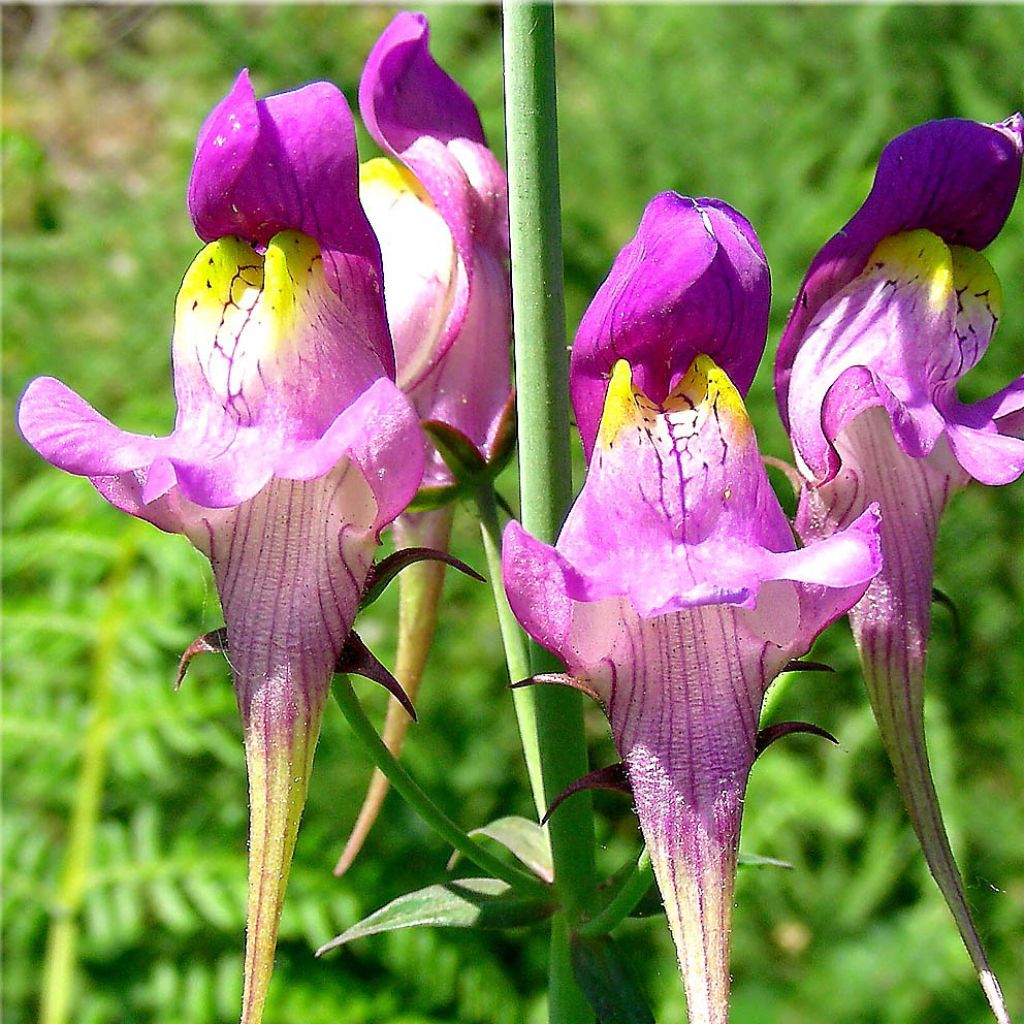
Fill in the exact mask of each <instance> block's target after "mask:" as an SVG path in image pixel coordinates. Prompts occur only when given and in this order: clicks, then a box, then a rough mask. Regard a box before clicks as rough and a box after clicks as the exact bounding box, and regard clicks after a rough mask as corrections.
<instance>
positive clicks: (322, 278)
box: [19, 72, 423, 1022]
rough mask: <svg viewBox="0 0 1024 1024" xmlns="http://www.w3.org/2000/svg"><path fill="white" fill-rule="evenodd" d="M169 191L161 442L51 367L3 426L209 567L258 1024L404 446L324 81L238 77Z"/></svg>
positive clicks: (375, 292) (410, 480)
mask: <svg viewBox="0 0 1024 1024" xmlns="http://www.w3.org/2000/svg"><path fill="white" fill-rule="evenodd" d="M189 203H190V208H191V212H192V215H193V219H194V221H195V225H196V229H197V231H198V233H199V234H200V235H201V236H202V237H203V238H204V239H207V240H209V244H208V245H207V246H206V247H205V248H204V249H203V250H202V251H201V252H200V253H199V255H198V256H197V257H196V258H195V261H194V262H193V264H192V266H191V267H190V269H189V270H188V272H187V273H186V275H185V278H184V280H183V282H182V285H181V290H180V292H179V294H178V298H177V303H176V306H175V327H174V337H173V343H172V355H173V363H174V387H175V394H176V397H177V404H178V413H177V419H176V423H175V429H174V432H173V433H172V434H170V436H168V437H160V438H157V437H143V436H139V435H136V434H130V433H126V432H125V431H122V430H120V429H118V428H117V427H115V426H114V425H113V424H111V423H110V422H108V421H107V420H105V419H104V418H103V417H102V416H100V415H99V413H97V412H96V411H95V410H93V409H92V408H91V407H90V406H89V405H88V404H87V403H86V402H85V401H84V400H83V399H82V398H80V397H79V396H78V395H76V394H75V393H74V392H73V391H71V390H69V389H68V388H67V387H66V386H65V385H63V384H61V383H60V382H59V381H56V380H53V379H50V378H41V379H38V380H35V381H33V382H32V383H31V384H30V385H29V388H28V390H27V391H26V393H25V395H24V397H23V399H22V401H21V406H20V410H19V424H20V427H21V430H22V432H23V434H24V435H25V437H26V439H27V440H28V441H29V442H30V443H31V444H32V445H33V446H34V447H35V448H36V449H37V450H38V451H39V453H40V454H41V455H42V456H43V457H44V458H46V459H48V460H49V461H50V462H52V463H53V464H54V465H56V466H58V467H60V468H61V469H64V470H67V471H68V472H70V473H77V474H81V475H83V476H87V477H89V478H90V479H91V480H92V482H93V484H94V485H95V486H96V488H97V490H98V491H99V492H100V493H101V494H102V495H103V496H104V497H105V498H106V499H107V500H108V501H110V502H111V503H112V504H113V505H115V506H116V507H118V508H120V509H123V510H124V511H125V512H128V513H130V514H131V515H135V516H138V517H140V518H142V519H146V520H148V521H149V522H151V523H154V524H155V525H156V526H158V527H160V528H161V529H163V530H167V531H170V532H175V533H183V534H184V535H185V536H186V537H188V539H189V540H190V541H191V542H192V543H193V544H194V545H195V546H196V547H197V548H198V549H199V550H200V551H202V552H203V553H204V554H205V555H206V556H207V557H208V558H209V559H210V562H211V564H212V566H213V571H214V575H215V578H216V582H217V589H218V592H219V594H220V599H221V605H222V608H223V611H224V618H225V622H226V634H227V647H228V653H229V658H230V663H231V669H232V674H233V677H234V685H235V691H236V695H237V699H238V706H239V709H240V711H241V715H242V723H243V728H244V736H245V750H246V763H247V768H248V773H249V800H250V847H249V849H250V852H249V864H250V866H249V909H248V923H247V939H246V961H245V993H244V996H243V1003H244V1005H243V1012H242V1020H243V1022H257V1021H259V1020H260V1019H261V1017H262V1008H263V1003H264V998H265V995H266V991H267V986H268V983H269V978H270V973H271V970H272V967H273V959H274V949H275V945H276V941H277V926H278V920H279V917H280V913H281V907H282V902H283V899H284V891H285V886H286V884H287V877H288V869H289V866H290V864H291V858H292V853H293V850H294V846H295V840H296V835H297V831H298V824H299V818H300V816H301V813H302V809H303V806H304V804H305V798H306V790H307V785H308V781H309V772H310V766H311V763H312V758H313V751H314V748H315V745H316V741H317V737H318V735H319V730H320V721H321V716H322V712H323V707H324V702H325V699H326V694H327V689H328V685H329V682H330V678H331V675H332V673H333V672H334V670H335V666H336V664H337V663H338V662H339V659H340V660H341V661H342V663H343V664H344V663H346V659H347V660H348V661H349V662H351V661H352V660H353V658H354V657H355V655H357V654H359V653H360V649H359V645H358V641H357V640H355V639H353V638H354V634H351V628H352V622H353V619H354V617H355V614H356V610H357V606H358V604H359V601H360V597H361V595H362V591H363V589H364V586H365V584H366V581H367V576H368V573H369V572H370V568H371V561H372V558H373V553H374V551H375V549H376V547H377V544H378V537H379V534H380V531H381V529H382V528H383V527H384V526H385V525H386V524H388V523H390V522H391V521H392V520H393V519H394V518H395V517H396V516H397V515H398V514H399V513H400V512H401V511H402V510H403V509H404V508H405V507H406V505H407V504H408V502H409V501H410V500H411V498H412V497H413V495H414V494H415V492H416V489H417V487H418V485H419V482H420V478H421V474H422V469H423V457H422V445H421V442H420V431H419V425H418V422H417V419H416V415H415V413H414V411H413V410H412V408H411V406H410V405H409V402H408V400H407V399H406V398H405V396H404V395H403V394H402V393H401V391H399V389H398V388H397V387H396V386H395V384H394V382H393V370H392V365H393V363H392V359H393V355H392V352H391V350H390V342H389V341H388V332H387V325H386V322H385V319H384V306H383V300H382V292H381V286H380V259H379V253H378V251H377V246H376V242H375V240H374V236H373V234H372V232H371V230H370V227H369V225H368V224H367V222H366V219H365V217H364V215H363V213H362V211H361V209H360V207H359V203H358V198H357V161H356V148H355V135H354V130H353V125H352V120H351V115H350V114H349V110H348V106H347V104H346V102H345V100H344V97H343V96H342V95H341V93H339V92H338V91H337V90H336V89H335V88H334V87H333V86H330V85H327V84H326V83H317V84H314V85H310V86H307V87H305V88H303V89H299V90H298V91H296V92H291V93H286V94H282V95H279V96H273V97H270V98H269V99H267V100H263V101H257V100H256V99H255V97H254V95H253V92H252V88H251V86H250V85H249V80H248V77H247V76H246V74H245V73H244V72H243V74H242V75H241V76H240V77H239V79H238V81H237V82H236V83H235V86H234V88H233V89H232V91H231V92H230V93H229V95H228V96H227V98H226V99H225V100H224V101H223V102H222V103H221V104H220V105H219V106H218V107H217V108H216V109H215V110H214V111H213V113H212V114H211V115H210V117H209V119H208V120H207V122H206V125H205V126H204V128H203V130H202V132H201V133H200V136H199V141H198V145H197V151H196V160H195V165H194V169H193V176H192V183H191V186H190V189H189ZM350 634H351V635H350ZM353 645H355V646H353ZM200 646H201V645H200ZM362 653H363V654H364V655H365V653H366V652H362Z"/></svg>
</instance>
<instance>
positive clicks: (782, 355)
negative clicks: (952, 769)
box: [776, 114, 1024, 1021]
mask: <svg viewBox="0 0 1024 1024" xmlns="http://www.w3.org/2000/svg"><path fill="white" fill-rule="evenodd" d="M1022 135H1024V120H1022V118H1021V116H1020V115H1019V114H1017V115H1015V116H1014V117H1012V118H1010V119H1009V120H1008V121H1005V122H1003V123H1002V124H995V125H988V124H979V123H976V122H973V121H962V120H947V121H934V122H930V123H928V124H923V125H920V126H918V127H916V128H913V129H911V130H910V131H908V132H906V133H905V134H903V135H901V136H899V137H898V138H896V139H894V140H893V141H892V142H890V143H889V145H888V146H887V147H886V149H885V151H884V152H883V153H882V157H881V160H880V162H879V166H878V173H877V175H876V177H875V182H874V185H873V187H872V189H871V193H870V195H869V196H868V198H867V199H866V200H865V202H864V204H863V205H862V206H861V208H860V209H859V210H858V211H857V213H856V214H854V216H853V218H852V219H851V220H850V221H849V223H848V224H847V225H846V227H845V228H843V230H842V231H840V232H839V233H838V234H837V235H835V236H834V237H833V238H832V239H831V240H830V241H829V242H828V243H827V244H826V245H825V247H824V248H823V249H822V250H821V252H819V253H818V255H817V256H816V257H815V259H814V261H813V262H812V263H811V267H810V269H809V270H808V272H807V276H806V278H805V279H804V283H803V286H802V288H801V289H800V293H799V295H798V296H797V301H796V305H795V307H794V309H793V313H792V315H791V317H790V320H789V324H788V326H787V328H786V331H785V334H784V335H783V338H782V343H781V345H780V348H779V357H778V364H777V368H776V391H777V394H778V400H779V406H780V408H781V410H782V414H783V419H784V420H785V421H786V423H787V424H788V427H789V430H790V434H791V437H792V441H793V447H794V449H795V452H796V455H797V461H798V464H799V466H800V468H801V471H802V473H803V475H804V477H805V478H806V484H807V486H806V488H805V489H804V491H803V496H802V499H801V504H800V509H799V513H798V521H797V526H798V529H799V531H800V533H801V534H802V536H804V537H805V538H815V537H827V536H829V535H831V534H832V533H834V532H835V531H836V530H841V529H843V528H844V527H845V526H846V525H847V524H848V523H850V522H851V521H852V520H853V519H855V518H856V517H857V516H858V515H860V513H861V512H862V511H863V509H864V508H865V507H866V506H867V504H868V503H869V502H877V503H878V504H879V505H880V506H881V508H882V532H881V537H882V551H883V556H884V562H885V565H884V568H883V570H882V572H881V573H880V574H879V576H878V577H877V578H876V579H875V580H874V581H873V582H872V584H871V586H870V587H869V588H868V591H867V594H866V595H865V597H864V599H863V600H862V601H861V602H860V603H859V604H858V605H857V607H856V608H855V609H854V610H853V611H852V612H851V613H850V621H851V623H852V625H853V632H854V637H855V639H856V641H857V645H858V648H859V650H860V655H861V661H862V663H863V666H864V674H865V678H866V680H867V685H868V693H869V695H870V698H871V704H872V707H873V709H874V712H875V717H876V719H877V721H878V725H879V728H880V731H881V735H882V739H883V741H884V743H885V747H886V749H887V751H888V753H889V757H890V758H891V760H892V763H893V767H894V770H895V774H896V780H897V782H898V784H899V787H900V790H901V791H902V793H903V798H904V801H905V802H906V805H907V808H908V811H909V813H910V818H911V820H912V821H913V824H914V828H915V830H916V832H917V835H918V837H919V839H920V841H921V845H922V848H923V850H924V853H925V856H926V858H927V860H928V865H929V867H930V869H931V871H932V874H933V875H934V877H935V880H936V882H937V883H938V885H939V888H940V889H941V890H942V892H943V895H944V896H945V897H946V901H947V903H948V904H949V906H950V909H951V910H952V912H953V916H954V917H955V919H956V922H957V925H958V926H959V928H960V933H961V935H962V936H963V939H964V943H965V944H966V946H967V949H968V951H969V952H970V955H971V958H972V960H973V961H974V964H975V967H976V968H977V970H978V972H979V975H980V978H981V983H982V986H983V988H984V990H985V993H986V995H987V997H988V999H989V1002H990V1003H991V1005H992V1009H993V1011H994V1012H995V1014H996V1017H997V1019H999V1020H1000V1021H1008V1020H1009V1018H1008V1016H1007V1014H1006V1009H1005V1006H1004V1004H1003V999H1002V996H1001V994H1000V992H999V986H998V984H997V982H996V980H995V978H994V976H993V975H992V972H991V970H990V968H989V965H988V962H987V960H986V957H985V952H984V950H983V948H982V944H981V940H980V938H979V936H978V933H977V930H976V928H975V926H974V923H973V921H972V920H971V915H970V911H969V910H968V907H967V903H966V901H965V898H964V892H963V885H962V883H961V880H960V876H959V873H958V871H957V868H956V864H955V862H954V860H953V855H952V853H951V851H950V847H949V842H948V840H947V838H946V834H945V830H944V828H943V824H942V818H941V815H940V812H939V807H938V800H937V798H936V794H935V787H934V785H933V783H932V778H931V773H930V770H929V767H928V760H927V754H926V749H925V736H924V716H923V707H924V673H925V656H926V653H927V646H928V632H929V624H930V617H931V601H932V573H933V563H934V553H935V540H936V533H937V530H938V525H939V518H940V516H941V515H942V511H943V509H944V508H945V506H946V503H947V502H948V501H949V499H950V497H951V495H952V494H953V493H954V492H955V491H956V490H958V489H959V488H961V487H963V486H965V485H966V483H967V482H968V481H969V480H970V479H971V478H974V479H976V480H980V481H981V482H982V483H986V484H1004V483H1008V482H1009V481H1011V480H1014V479H1016V478H1017V477H1018V476H1020V475H1021V473H1022V472H1024V441H1022V440H1020V439H1019V436H1020V435H1021V434H1022V433H1024V415H1022V411H1024V378H1021V379H1019V380H1017V381H1016V382H1015V383H1014V384H1011V385H1010V386H1009V387H1007V388H1006V389H1005V390H1003V391H1001V392H1000V393H998V394H996V395H993V396H992V397H991V398H989V399H986V400H985V401H982V402H977V403H975V404H972V405H964V404H962V403H961V402H960V400H959V399H958V397H957V382H958V381H959V380H960V378H961V377H962V376H963V375H964V374H965V373H967V371H968V370H970V369H971V367H973V366H974V365H975V364H976V363H977V362H978V360H979V359H981V357H982V355H983V354H984V352H985V350H986V348H987V347H988V344H989V341H990V340H991V338H992V334H993V332H994V331H995V328H996V325H997V323H998V321H999V316H1000V313H1001V301H1000V288H999V281H998V279H997V278H996V276H995V273H994V272H993V270H992V268H991V266H990V265H989V263H988V261H987V260H986V259H985V257H984V256H982V255H981V253H980V252H979V251H978V250H980V249H983V248H984V247H985V246H986V245H988V243H989V242H991V241H992V239H993V238H994V237H995V236H996V234H997V233H998V232H999V230H1000V228H1001V227H1002V225H1003V222H1004V221H1005V220H1006V217H1007V215H1008V214H1009V211H1010V208H1011V207H1012V205H1013V202H1014V198H1015V196H1016V193H1017V189H1018V185H1019V182H1020V176H1021V151H1022ZM1015 434H1016V435H1017V436H1013V435H1015Z"/></svg>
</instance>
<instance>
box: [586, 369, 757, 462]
mask: <svg viewBox="0 0 1024 1024" xmlns="http://www.w3.org/2000/svg"><path fill="white" fill-rule="evenodd" d="M658 408H659V407H658V406H656V405H655V404H654V403H652V402H651V401H650V399H648V398H647V396H646V395H644V394H643V392H641V391H640V390H639V389H637V388H634V387H633V372H632V369H631V367H630V365H629V363H628V362H627V361H626V360H625V359H620V360H618V362H616V364H615V366H614V367H613V368H612V376H611V380H610V381H609V384H608V392H607V394H606V396H605V400H604V411H603V413H602V416H601V426H600V429H599V430H598V434H597V443H598V445H599V446H600V447H603V448H610V447H611V446H612V445H613V444H614V443H615V440H616V438H617V437H619V435H620V434H621V433H622V432H623V430H624V428H627V427H630V426H641V425H643V424H649V423H650V421H651V419H652V417H653V416H654V415H656V414H657V412H658ZM660 408H661V410H662V411H664V412H665V413H666V414H668V415H669V416H672V415H673V414H678V413H687V414H692V415H694V416H696V417H697V418H698V419H699V418H700V417H702V416H706V415H715V416H717V417H718V419H719V420H720V421H725V422H724V424H723V425H727V426H728V428H729V432H730V433H732V434H733V435H736V434H744V435H745V434H747V433H749V432H751V431H752V430H753V426H752V425H751V422H750V417H749V416H748V415H747V408H746V406H745V405H744V403H743V398H742V397H741V395H740V393H739V392H738V391H737V390H736V386H735V385H734V384H733V382H732V381H731V380H730V379H729V375H728V374H727V373H726V372H725V371H724V370H723V369H722V368H721V367H720V366H718V365H717V364H716V363H715V361H714V360H713V359H712V358H711V357H710V356H705V355H701V356H697V358H696V359H694V361H693V362H692V363H691V364H690V369H689V370H687V372H686V374H685V375H684V376H683V377H682V378H681V379H680V380H679V382H678V383H677V384H676V386H675V387H674V388H673V389H672V391H671V392H670V393H669V395H668V396H667V397H666V399H665V401H664V402H662V404H661V407H660Z"/></svg>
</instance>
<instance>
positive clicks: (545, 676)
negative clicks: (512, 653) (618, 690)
mask: <svg viewBox="0 0 1024 1024" xmlns="http://www.w3.org/2000/svg"><path fill="white" fill-rule="evenodd" d="M524 686H568V687H570V688H572V689H573V690H579V691H580V693H585V694H586V695H587V696H588V697H592V698H593V699H594V700H596V701H597V703H598V704H603V703H604V702H603V701H602V700H601V695H600V694H599V693H598V692H597V690H595V689H594V688H593V687H592V686H591V685H590V683H588V682H587V681H586V679H580V678H579V676H571V675H569V673H568V672H538V673H537V675H535V676H527V677H526V679H519V680H517V681H516V682H514V683H511V684H510V685H509V689H510V690H520V689H522V688H523V687H524Z"/></svg>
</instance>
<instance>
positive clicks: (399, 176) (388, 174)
mask: <svg viewBox="0 0 1024 1024" xmlns="http://www.w3.org/2000/svg"><path fill="white" fill-rule="evenodd" d="M376 189H381V190H386V191H389V192H395V193H402V192H408V193H410V194H411V195H414V196H415V197H416V198H417V199H418V200H419V201H420V202H421V203H426V204H427V206H433V205H434V204H433V202H432V200H431V198H430V196H429V195H428V194H427V190H426V189H425V188H424V187H423V186H422V185H421V184H420V180H419V178H417V177H416V175H415V174H413V173H412V171H410V170H409V168H408V167H405V166H404V165H402V164H400V163H396V162H395V161H394V160H388V159H387V158H386V157H382V156H378V157H374V158H373V159H372V160H367V161H366V162H365V163H361V164H360V165H359V192H360V195H365V194H366V193H367V192H370V191H372V190H376Z"/></svg>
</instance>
